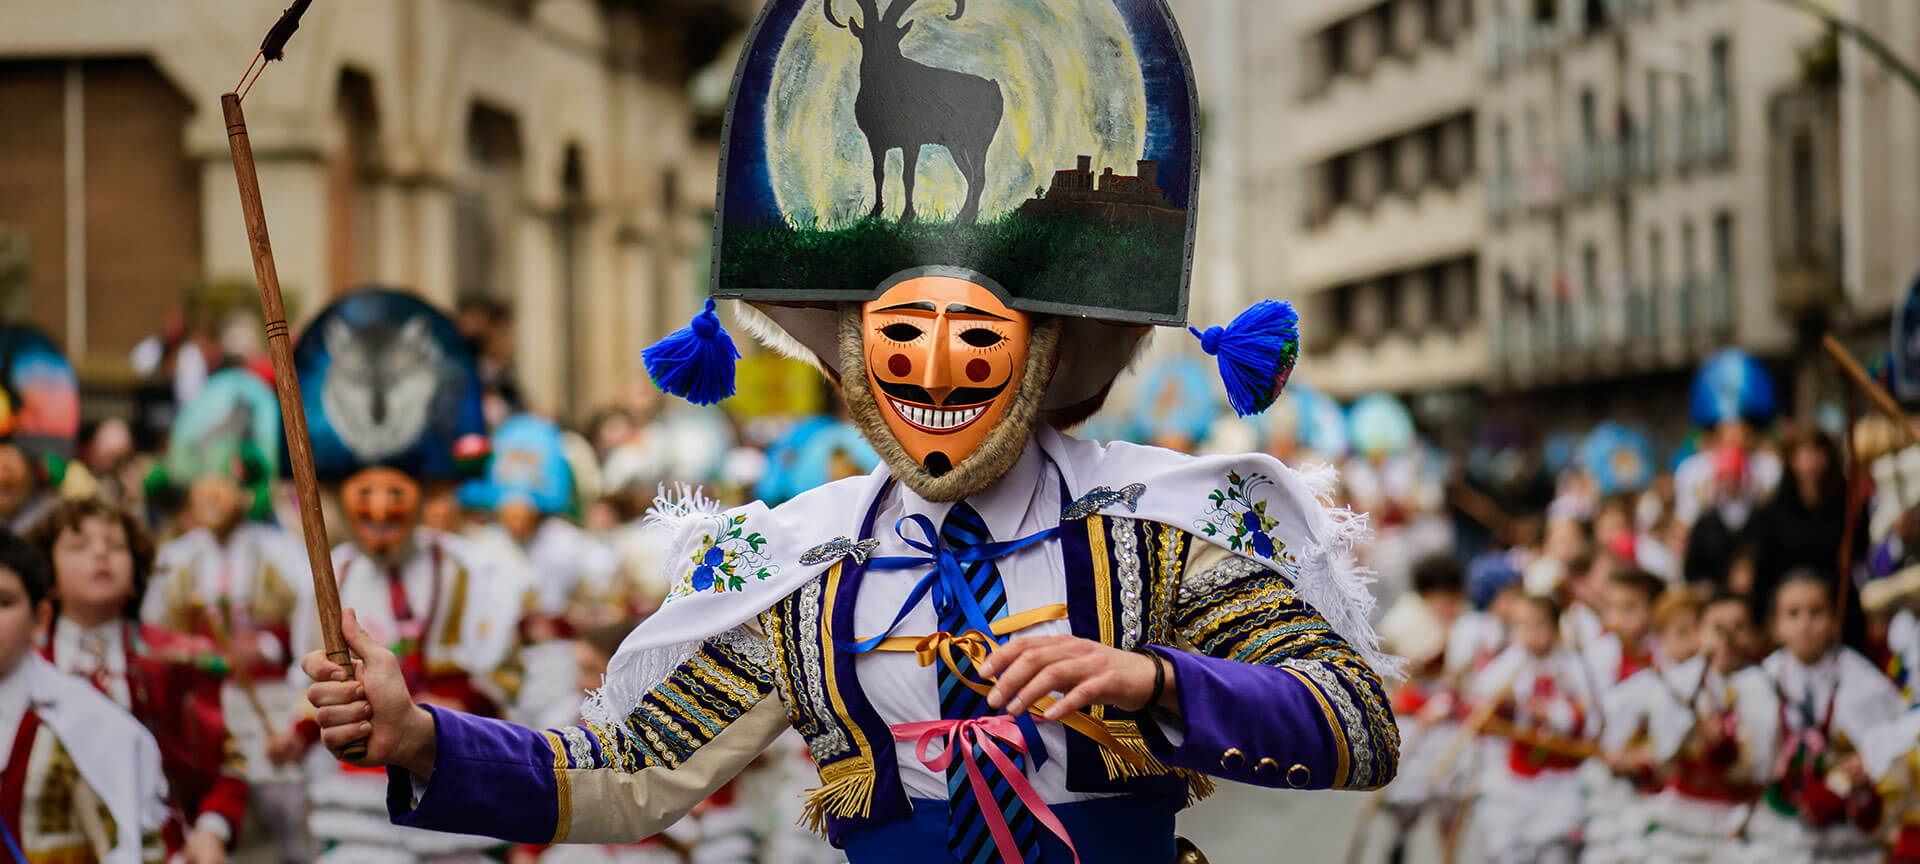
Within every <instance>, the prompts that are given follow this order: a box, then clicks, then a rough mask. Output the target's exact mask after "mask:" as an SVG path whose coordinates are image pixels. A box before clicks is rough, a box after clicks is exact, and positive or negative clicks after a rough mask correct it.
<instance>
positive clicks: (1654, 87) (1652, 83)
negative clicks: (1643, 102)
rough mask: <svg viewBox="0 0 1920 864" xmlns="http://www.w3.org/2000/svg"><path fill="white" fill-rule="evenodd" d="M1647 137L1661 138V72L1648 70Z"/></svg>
mask: <svg viewBox="0 0 1920 864" xmlns="http://www.w3.org/2000/svg"><path fill="white" fill-rule="evenodd" d="M1647 137H1648V138H1651V139H1654V140H1656V141H1657V140H1659V138H1660V73H1659V72H1657V71H1654V70H1652V69H1648V70H1647Z"/></svg>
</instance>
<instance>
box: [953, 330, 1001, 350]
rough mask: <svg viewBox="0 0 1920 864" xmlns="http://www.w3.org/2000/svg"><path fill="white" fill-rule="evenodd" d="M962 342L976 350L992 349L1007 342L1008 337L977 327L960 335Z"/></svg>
mask: <svg viewBox="0 0 1920 864" xmlns="http://www.w3.org/2000/svg"><path fill="white" fill-rule="evenodd" d="M960 341H962V342H965V343H967V344H968V345H972V346H973V347H975V348H992V347H993V346H995V345H998V344H1000V343H1002V342H1005V341H1007V337H1005V336H1002V335H1000V334H999V333H996V332H994V331H992V330H988V329H987V328H985V327H975V328H973V329H971V330H967V331H965V332H963V333H961V334H960Z"/></svg>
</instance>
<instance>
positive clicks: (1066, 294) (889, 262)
mask: <svg viewBox="0 0 1920 864" xmlns="http://www.w3.org/2000/svg"><path fill="white" fill-rule="evenodd" d="M1185 240H1186V232H1185V228H1184V226H1182V227H1181V230H1178V231H1173V230H1168V229H1167V228H1166V227H1164V226H1154V225H1147V224H1140V225H1114V224H1112V223H1110V222H1089V221H1086V220H1084V219H1080V218H1075V217H1074V216H1072V215H1064V214H1043V213H1033V212H1022V211H1015V212H1013V213H1009V214H1007V215H1006V216H1004V217H1001V218H1000V219H998V220H996V221H993V222H983V223H980V224H976V225H958V224H953V223H949V222H912V223H899V222H892V221H888V220H883V219H862V220H860V221H858V222H854V223H852V224H849V225H845V226H842V227H838V228H832V229H820V228H811V227H807V228H799V227H792V226H788V225H770V226H758V225H728V226H727V228H726V230H725V232H724V237H723V238H722V240H721V246H720V285H719V287H720V290H721V292H723V293H724V294H726V295H728V296H741V295H744V296H747V297H754V296H761V297H769V296H781V297H785V298H792V297H793V296H795V295H803V294H806V293H810V292H833V293H834V294H837V295H839V296H840V297H842V298H844V297H846V296H849V294H850V293H863V292H868V291H871V290H873V288H874V287H876V286H878V285H879V284H880V283H881V282H882V281H884V280H885V279H886V278H887V277H889V276H891V275H893V274H895V273H898V272H900V271H901V270H905V269H908V268H911V267H921V266H927V265H946V266H952V267H964V268H967V269H970V270H974V271H977V272H980V273H984V274H986V275H987V276H988V277H989V278H992V279H993V280H994V281H996V282H999V283H1000V284H1001V285H1002V286H1003V287H1005V288H1006V289H1007V291H1008V292H1010V293H1011V294H1013V295H1014V296H1015V297H1016V298H1021V299H1027V300H1032V301H1035V302H1044V303H1049V304H1061V305H1065V306H1085V307H1094V308H1097V309H1103V310H1124V311H1126V312H1130V313H1133V315H1135V316H1138V317H1140V318H1142V319H1149V318H1151V319H1161V320H1164V319H1169V318H1172V317H1174V316H1176V315H1178V313H1179V310H1178V308H1177V305H1176V304H1177V301H1178V296H1177V292H1176V291H1175V290H1173V288H1174V286H1177V285H1179V284H1180V281H1181V279H1182V276H1183V271H1184V269H1185V267H1186V249H1185ZM776 292H777V293H776Z"/></svg>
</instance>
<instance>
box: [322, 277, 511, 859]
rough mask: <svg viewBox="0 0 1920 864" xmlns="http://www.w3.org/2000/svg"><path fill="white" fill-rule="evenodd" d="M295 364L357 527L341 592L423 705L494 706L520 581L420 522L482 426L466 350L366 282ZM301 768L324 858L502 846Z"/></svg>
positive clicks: (414, 303) (420, 310) (457, 853)
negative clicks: (441, 830)
mask: <svg viewBox="0 0 1920 864" xmlns="http://www.w3.org/2000/svg"><path fill="white" fill-rule="evenodd" d="M294 362H295V363H296V364H297V365H298V366H299V368H300V380H301V386H302V387H303V388H305V389H306V390H307V391H309V392H308V394H307V395H306V398H305V399H304V402H305V405H306V409H307V425H308V429H309V432H310V434H311V436H312V438H313V448H314V463H315V465H314V467H315V470H316V472H317V474H318V476H319V477H320V479H321V480H322V482H330V483H336V484H338V490H339V498H340V502H341V509H342V510H343V511H345V513H346V516H347V525H348V528H349V530H350V534H351V538H352V539H351V540H349V541H348V542H346V543H342V544H340V545H339V546H337V547H335V549H334V551H333V570H334V577H335V579H337V580H338V581H339V585H340V600H341V603H342V604H343V605H346V606H351V607H353V608H354V609H355V610H357V612H358V613H359V620H360V621H361V622H362V624H361V626H363V627H364V628H365V632H367V633H370V634H372V635H371V637H370V638H372V639H375V640H377V641H378V642H379V644H381V645H382V646H384V648H385V650H389V651H391V652H392V654H393V655H394V656H396V657H397V658H398V660H397V661H396V663H397V664H398V668H399V670H400V674H401V676H402V678H403V679H404V680H405V682H406V684H407V686H408V687H409V688H410V689H411V691H412V692H413V693H415V694H416V695H417V696H418V698H419V699H420V700H421V701H423V702H429V703H432V704H435V705H441V706H446V707H448V708H450V709H455V710H460V711H466V712H473V713H476V714H480V715H486V716H496V715H498V714H499V712H500V707H499V706H500V705H501V703H502V699H501V694H500V691H498V690H496V689H494V684H493V681H492V676H493V673H494V671H495V670H496V669H497V668H498V667H499V666H500V664H501V663H502V662H503V661H504V660H505V659H506V656H507V652H508V649H509V648H510V646H511V644H512V639H513V632H514V623H515V621H516V620H517V618H518V616H517V612H518V609H519V602H518V599H519V597H520V596H521V593H522V592H521V588H522V584H523V583H522V581H521V580H520V579H519V577H518V575H517V574H503V573H502V572H501V571H500V570H499V569H498V568H497V567H496V566H495V564H496V562H493V561H490V560H488V559H486V558H483V557H482V556H480V555H478V554H476V553H475V552H474V550H473V548H472V547H471V546H470V545H469V544H468V543H467V542H466V541H465V540H463V539H461V538H459V537H455V536H451V535H448V534H444V533H442V532H440V531H436V530H434V529H432V528H428V527H426V526H424V525H421V524H420V519H421V512H420V511H421V500H422V497H423V493H424V491H425V490H426V489H427V487H428V486H430V485H452V484H453V483H454V482H455V481H456V479H457V473H456V470H455V468H456V464H455V446H456V442H458V441H460V440H461V439H463V438H465V437H467V436H470V435H477V434H479V432H480V431H481V422H480V385H479V377H478V375H477V373H476V372H475V371H474V365H473V364H474V361H473V357H472V355H471V354H470V353H468V352H467V349H466V347H465V343H464V342H462V341H461V340H460V339H459V336H458V334H457V333H456V332H455V331H454V329H453V324H452V322H450V321H448V320H447V319H446V317H445V316H444V315H442V314H441V313H440V312H439V311H438V310H436V309H434V308H433V307H431V306H428V305H427V304H426V303H423V302H421V301H420V300H418V299H416V298H414V297H412V296H410V295H406V294H400V293H396V292H391V291H383V290H371V289H370V290H363V291H359V292H355V293H353V294H349V295H347V296H345V297H342V298H340V299H339V300H336V301H334V303H333V304H332V305H330V306H328V307H327V308H326V309H323V310H322V311H321V313H320V315H319V316H318V317H316V318H315V319H314V321H313V323H312V324H311V325H309V327H308V328H307V330H306V331H305V332H304V333H302V334H301V336H300V339H299V341H298V343H297V344H296V345H295V346H294ZM375 406H380V408H379V409H378V410H376V407H375ZM293 620H294V627H293V634H292V640H293V643H294V644H295V645H297V646H300V649H301V650H302V653H304V652H305V651H310V650H313V649H315V648H318V647H319V646H320V644H321V637H320V634H319V630H318V618H317V614H316V613H315V611H314V609H313V608H312V601H311V600H308V601H307V602H306V603H305V604H303V608H302V609H300V610H299V611H298V612H296V613H295V614H294V619H293ZM310 710H311V709H310V708H309V707H308V706H305V705H304V704H303V705H302V706H301V708H300V709H299V711H300V713H301V714H303V715H305V716H303V717H302V718H301V719H300V720H299V721H298V723H297V724H296V725H295V727H294V730H295V731H294V734H295V736H296V738H295V742H296V743H295V744H294V745H293V746H294V749H295V750H296V752H298V753H302V754H304V753H305V752H307V751H308V750H309V749H310V748H311V745H312V743H313V742H314V741H316V740H317V738H318V733H319V726H318V725H317V724H316V723H314V722H313V720H312V717H311V716H310V715H307V714H306V712H308V711H310ZM307 768H308V773H309V777H310V780H309V784H308V790H307V791H308V798H309V799H310V801H311V802H312V811H311V815H310V816H309V818H308V827H309V830H310V831H311V832H312V834H313V837H314V840H315V841H316V842H318V843H319V844H320V845H321V847H322V852H321V855H320V857H319V858H318V859H317V860H318V861H320V862H341V864H349V862H351V864H360V862H387V861H392V862H425V861H436V862H437V861H467V860H474V856H476V855H479V854H481V853H483V852H485V851H487V850H490V849H493V848H495V847H497V846H498V845H499V844H497V843H490V842H485V841H480V840H476V839H475V838H472V837H456V836H453V835H447V834H436V833H432V832H427V831H418V830H413V829H409V828H404V827H398V826H394V825H390V824H388V822H387V818H386V813H387V798H386V782H385V777H384V776H383V775H382V774H381V773H380V772H377V771H368V770H364V769H357V768H354V767H352V766H345V765H341V764H339V763H337V762H335V761H333V760H331V759H325V758H314V759H308V760H307Z"/></svg>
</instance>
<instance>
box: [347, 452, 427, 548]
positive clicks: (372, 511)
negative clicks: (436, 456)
mask: <svg viewBox="0 0 1920 864" xmlns="http://www.w3.org/2000/svg"><path fill="white" fill-rule="evenodd" d="M340 503H341V505H342V506H343V507H345V508H346V511H347V521H348V523H349V524H350V525H351V526H352V528H353V539H354V540H355V541H356V542H358V543H359V544H360V549H361V551H363V552H365V553H367V554H368V555H371V556H373V557H375V558H388V557H391V556H392V555H394V554H395V553H397V552H399V551H400V550H401V549H404V548H406V545H407V541H408V540H410V539H412V538H413V530H414V528H415V527H416V526H418V525H419V523H420V484H419V483H417V482H415V481H414V479H413V478H412V477H408V476H407V475H406V474H403V473H401V472H399V471H396V470H394V469H392V468H368V469H366V470H364V471H360V472H358V473H356V474H354V475H353V476H351V477H348V478H347V479H346V482H344V483H342V484H340Z"/></svg>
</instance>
